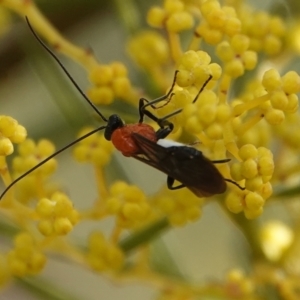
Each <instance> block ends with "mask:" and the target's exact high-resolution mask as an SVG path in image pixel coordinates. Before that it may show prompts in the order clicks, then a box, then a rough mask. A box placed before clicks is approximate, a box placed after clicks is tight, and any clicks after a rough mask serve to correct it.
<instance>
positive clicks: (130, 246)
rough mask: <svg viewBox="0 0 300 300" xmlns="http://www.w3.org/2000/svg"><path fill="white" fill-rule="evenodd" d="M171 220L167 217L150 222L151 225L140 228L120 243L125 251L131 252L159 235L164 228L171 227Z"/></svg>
mask: <svg viewBox="0 0 300 300" xmlns="http://www.w3.org/2000/svg"><path fill="white" fill-rule="evenodd" d="M169 226H170V225H169V222H168V219H167V218H162V219H160V220H159V221H157V222H155V223H153V224H150V225H149V226H147V227H145V228H143V229H142V230H139V231H137V232H135V233H133V234H132V235H130V236H128V237H127V238H125V239H124V240H123V241H121V242H120V243H119V246H120V247H121V249H122V250H123V251H124V252H130V251H132V250H134V249H135V248H137V247H138V246H141V245H143V244H145V243H147V242H149V241H150V240H152V239H153V238H154V237H156V236H158V235H159V234H160V233H161V232H162V231H163V230H165V229H167V228H168V227H169Z"/></svg>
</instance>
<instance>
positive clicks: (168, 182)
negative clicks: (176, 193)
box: [167, 176, 185, 190]
mask: <svg viewBox="0 0 300 300" xmlns="http://www.w3.org/2000/svg"><path fill="white" fill-rule="evenodd" d="M174 182H175V179H174V178H172V177H170V176H168V177H167V186H168V189H169V190H179V189H182V188H184V187H185V185H184V184H180V185H177V186H173V184H174Z"/></svg>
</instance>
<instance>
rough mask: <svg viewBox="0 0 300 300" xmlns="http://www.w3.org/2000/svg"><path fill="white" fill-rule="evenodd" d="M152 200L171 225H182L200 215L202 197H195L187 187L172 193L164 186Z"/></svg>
mask: <svg viewBox="0 0 300 300" xmlns="http://www.w3.org/2000/svg"><path fill="white" fill-rule="evenodd" d="M153 202H154V204H155V207H157V208H158V209H159V211H160V212H161V213H162V215H164V216H167V217H168V220H169V222H170V224H171V225H173V226H184V225H186V224H187V223H188V222H194V221H196V220H198V219H199V218H200V217H201V215H202V206H203V204H204V199H202V198H198V197H196V196H195V195H194V194H192V193H191V192H190V191H189V190H187V189H180V190H178V191H176V193H174V192H173V191H170V190H167V189H166V188H164V189H163V190H162V191H161V193H160V194H158V195H157V196H155V197H154V199H153Z"/></svg>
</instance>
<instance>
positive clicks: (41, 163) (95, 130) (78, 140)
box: [0, 126, 106, 200]
mask: <svg viewBox="0 0 300 300" xmlns="http://www.w3.org/2000/svg"><path fill="white" fill-rule="evenodd" d="M105 127H106V126H101V127H98V128H96V129H94V130H92V131H90V132H88V133H87V134H85V135H83V136H81V137H80V138H78V139H76V140H75V141H73V142H71V143H70V144H68V145H66V146H64V147H63V148H61V149H59V150H57V151H56V152H54V153H53V154H51V155H50V156H48V157H47V158H45V159H44V160H42V161H41V162H39V163H38V164H37V165H36V166H34V167H33V168H31V169H30V170H28V171H27V172H25V173H24V174H22V175H21V176H20V177H18V178H17V179H15V180H14V181H13V182H11V183H10V184H9V185H8V186H7V187H6V189H5V190H4V191H3V192H2V194H1V195H0V200H1V199H2V198H3V196H4V195H5V194H6V193H7V192H8V191H9V190H10V188H11V187H12V186H14V185H15V184H16V183H17V182H19V181H20V180H21V179H22V178H24V177H25V176H27V175H28V174H30V173H32V172H33V171H34V170H36V169H37V168H39V167H40V166H42V165H43V164H45V163H46V162H47V161H49V160H50V159H51V158H53V157H55V156H56V155H58V154H60V153H61V152H63V151H65V150H66V149H68V148H70V147H72V146H73V145H75V144H77V143H79V142H80V141H82V140H84V139H85V138H87V137H89V136H90V135H92V134H94V133H96V132H98V131H100V130H102V129H104V128H105Z"/></svg>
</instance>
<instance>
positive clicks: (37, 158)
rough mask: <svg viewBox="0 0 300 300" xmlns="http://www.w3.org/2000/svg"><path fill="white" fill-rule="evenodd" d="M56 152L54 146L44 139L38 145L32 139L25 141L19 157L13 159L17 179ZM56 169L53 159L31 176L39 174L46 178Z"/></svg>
mask: <svg viewBox="0 0 300 300" xmlns="http://www.w3.org/2000/svg"><path fill="white" fill-rule="evenodd" d="M54 151H55V147H54V145H53V144H52V143H51V142H50V141H48V140H45V139H42V140H40V141H39V142H38V143H35V142H34V141H33V140H32V139H27V140H25V141H24V142H23V143H21V144H20V145H19V147H18V154H19V155H18V156H16V157H15V158H14V159H13V171H14V174H15V177H17V176H19V175H20V174H23V173H24V172H26V171H28V170H29V169H31V168H33V167H34V166H36V165H37V164H38V163H39V162H41V161H42V160H43V159H45V158H47V157H48V156H50V155H51V154H52V153H54ZM56 167H57V162H56V160H55V159H51V160H49V161H48V162H47V163H45V164H44V165H42V166H41V167H40V168H38V169H37V170H36V171H34V172H33V174H31V175H37V174H38V175H39V176H43V177H46V176H49V175H51V174H52V173H53V172H54V171H55V170H56Z"/></svg>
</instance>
